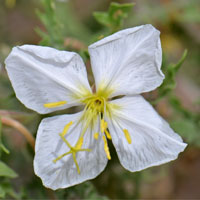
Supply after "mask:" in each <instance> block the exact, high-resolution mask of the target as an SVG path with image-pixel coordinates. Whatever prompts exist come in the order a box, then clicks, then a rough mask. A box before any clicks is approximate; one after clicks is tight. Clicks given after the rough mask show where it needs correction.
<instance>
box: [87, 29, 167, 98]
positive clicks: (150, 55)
mask: <svg viewBox="0 0 200 200" xmlns="http://www.w3.org/2000/svg"><path fill="white" fill-rule="evenodd" d="M159 35H160V32H159V31H158V30H156V29H155V28H154V27H153V26H151V25H143V26H138V27H135V28H129V29H126V30H122V31H119V32H117V33H115V34H113V35H111V36H109V37H106V38H104V39H102V40H100V41H98V42H96V43H94V44H92V45H91V46H89V53H90V57H91V63H92V70H93V73H94V77H95V82H96V88H97V89H98V88H102V87H108V88H110V89H111V90H114V92H113V94H112V96H117V95H130V94H140V93H143V92H147V91H151V90H153V89H155V88H156V87H158V86H159V85H160V84H161V83H162V81H163V78H164V75H163V73H162V72H161V70H160V68H161V61H162V50H161V45H160V37H159Z"/></svg>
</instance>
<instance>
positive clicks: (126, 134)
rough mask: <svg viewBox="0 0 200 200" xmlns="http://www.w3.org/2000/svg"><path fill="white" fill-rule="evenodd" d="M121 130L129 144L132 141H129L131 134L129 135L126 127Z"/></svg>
mask: <svg viewBox="0 0 200 200" xmlns="http://www.w3.org/2000/svg"><path fill="white" fill-rule="evenodd" d="M123 132H124V135H125V137H126V140H127V142H128V143H129V144H131V142H132V141H131V136H130V134H129V132H128V130H127V129H123Z"/></svg>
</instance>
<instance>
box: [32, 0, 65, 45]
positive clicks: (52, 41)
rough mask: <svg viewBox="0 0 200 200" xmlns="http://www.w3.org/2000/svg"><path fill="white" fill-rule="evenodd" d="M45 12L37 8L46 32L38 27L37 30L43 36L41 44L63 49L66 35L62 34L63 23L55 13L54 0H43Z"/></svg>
mask: <svg viewBox="0 0 200 200" xmlns="http://www.w3.org/2000/svg"><path fill="white" fill-rule="evenodd" d="M41 2H42V5H43V7H44V12H41V11H39V10H36V14H37V16H38V17H39V19H40V20H41V22H42V23H43V24H44V26H45V28H46V31H47V33H46V32H43V31H42V30H41V29H40V28H36V32H37V33H38V34H39V35H40V37H41V38H42V41H41V42H40V45H44V46H51V47H54V48H57V49H63V48H64V47H63V45H64V37H63V35H62V24H60V22H59V20H58V19H57V16H56V14H55V2H54V0H41Z"/></svg>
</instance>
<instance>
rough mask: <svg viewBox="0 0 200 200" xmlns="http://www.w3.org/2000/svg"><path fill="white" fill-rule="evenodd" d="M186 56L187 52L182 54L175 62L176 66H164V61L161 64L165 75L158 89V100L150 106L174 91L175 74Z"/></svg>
mask: <svg viewBox="0 0 200 200" xmlns="http://www.w3.org/2000/svg"><path fill="white" fill-rule="evenodd" d="M186 56H187V50H185V51H184V52H183V55H182V57H181V58H180V60H179V61H178V62H177V64H170V65H168V66H167V65H166V61H165V59H164V61H163V64H162V69H163V72H164V74H165V79H164V81H163V84H162V85H161V86H160V87H159V88H158V98H157V99H156V100H155V101H153V102H152V104H157V103H158V102H159V101H160V100H161V99H162V98H163V97H165V96H167V95H169V93H171V92H172V91H173V89H175V87H176V80H175V78H176V74H177V72H178V70H179V69H180V67H181V66H182V64H183V62H184V61H185V58H186Z"/></svg>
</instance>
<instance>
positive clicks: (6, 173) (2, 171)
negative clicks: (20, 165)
mask: <svg viewBox="0 0 200 200" xmlns="http://www.w3.org/2000/svg"><path fill="white" fill-rule="evenodd" d="M0 176H3V177H8V178H16V177H17V176H18V175H17V174H16V173H15V171H14V170H12V169H11V168H10V167H8V166H7V165H6V164H5V163H3V162H2V161H0Z"/></svg>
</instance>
